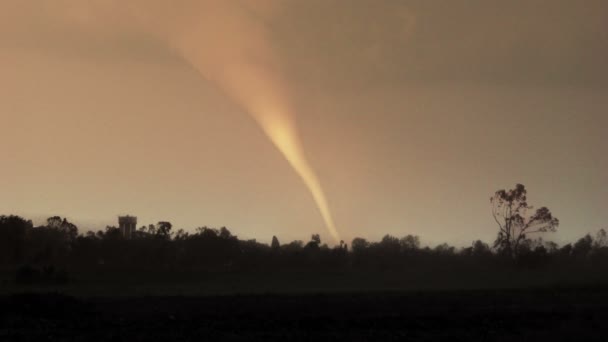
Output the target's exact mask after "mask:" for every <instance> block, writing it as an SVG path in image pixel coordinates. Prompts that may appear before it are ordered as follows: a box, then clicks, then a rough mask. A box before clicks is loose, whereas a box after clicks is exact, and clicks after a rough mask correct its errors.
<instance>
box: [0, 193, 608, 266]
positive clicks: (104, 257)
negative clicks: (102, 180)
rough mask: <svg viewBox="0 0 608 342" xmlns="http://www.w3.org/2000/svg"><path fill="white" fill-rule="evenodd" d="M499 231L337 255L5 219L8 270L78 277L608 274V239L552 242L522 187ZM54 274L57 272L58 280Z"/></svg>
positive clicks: (198, 233) (168, 231) (315, 239)
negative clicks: (591, 270) (463, 243)
mask: <svg viewBox="0 0 608 342" xmlns="http://www.w3.org/2000/svg"><path fill="white" fill-rule="evenodd" d="M490 203H491V213H492V215H493V217H494V218H495V220H496V223H497V226H498V232H497V238H496V240H495V241H494V243H493V244H488V243H485V242H483V241H480V240H476V241H474V242H472V244H471V245H470V246H468V247H463V248H456V247H454V246H450V245H449V244H447V243H443V244H440V245H437V246H434V247H430V246H424V247H423V246H422V245H421V242H420V239H419V237H418V236H415V235H406V236H403V237H400V238H399V237H396V236H392V235H385V236H384V237H383V238H382V239H381V240H380V241H368V240H366V239H364V238H355V239H353V240H352V242H351V243H350V246H348V244H346V243H344V242H340V244H339V245H336V246H329V245H327V244H325V243H323V242H322V241H321V238H320V236H319V235H318V234H314V235H312V236H311V238H310V240H309V241H306V242H305V241H299V240H296V241H291V242H288V243H281V242H280V241H279V239H278V238H277V237H276V236H275V237H273V238H272V242H271V244H270V245H269V244H265V243H260V242H258V241H256V240H242V239H239V238H238V237H237V236H235V235H233V234H232V232H230V230H228V229H227V228H225V227H222V228H219V229H215V228H210V227H206V226H204V227H200V228H197V229H196V230H195V231H194V232H186V231H184V230H183V229H179V230H175V229H174V227H173V225H172V224H171V223H170V222H166V221H162V222H158V223H157V224H152V225H148V226H143V227H141V228H139V229H138V230H137V231H136V232H135V233H134V234H133V236H132V237H131V238H130V239H125V238H124V237H123V235H122V233H121V232H120V230H119V229H118V228H117V227H106V229H105V230H100V231H97V232H86V233H84V234H82V233H80V232H79V230H78V227H77V226H76V225H75V224H73V223H71V222H69V221H68V220H67V219H65V218H62V217H59V216H54V217H50V218H48V219H47V221H46V223H45V224H44V225H40V226H34V225H33V223H32V221H30V220H27V219H24V218H22V217H19V216H14V215H3V216H0V268H1V269H4V270H7V269H16V268H18V267H27V268H32V269H39V270H47V272H51V273H52V269H63V270H66V269H67V270H70V272H72V271H78V270H128V269H138V270H149V271H158V270H193V271H207V272H218V271H222V272H223V271H230V272H248V271H257V270H314V271H324V270H326V271H335V270H341V271H342V270H354V271H356V270H380V271H381V270H387V271H411V270H415V269H424V268H426V269H434V270H441V269H454V268H459V267H460V268H467V267H468V268H471V267H473V268H478V269H484V268H492V269H496V268H500V267H503V268H505V267H524V268H531V269H534V268H543V267H545V268H546V267H555V268H560V267H565V265H571V266H572V267H581V266H584V267H602V268H605V267H608V236H607V233H606V231H605V230H604V229H601V230H599V231H598V232H597V234H596V235H595V236H591V235H589V234H588V235H585V236H583V237H582V238H580V239H578V240H577V241H575V242H573V243H568V244H565V245H563V246H559V245H558V244H557V243H555V242H552V241H548V240H545V239H543V236H542V234H544V233H550V232H554V231H555V230H556V229H557V226H558V225H559V221H558V220H557V218H555V217H554V216H553V215H552V214H551V212H550V211H549V209H547V208H545V207H542V208H540V209H537V210H534V209H533V207H532V206H530V205H529V204H528V203H527V191H526V189H525V187H524V186H523V185H519V184H518V185H517V186H516V187H515V188H514V189H511V190H499V191H497V192H496V193H495V195H494V196H493V197H492V198H491V200H490ZM49 267H52V269H50V271H49Z"/></svg>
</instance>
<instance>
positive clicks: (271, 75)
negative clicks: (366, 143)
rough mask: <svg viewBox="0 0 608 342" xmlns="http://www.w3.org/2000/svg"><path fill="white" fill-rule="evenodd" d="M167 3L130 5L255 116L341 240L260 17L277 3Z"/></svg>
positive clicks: (224, 0)
mask: <svg viewBox="0 0 608 342" xmlns="http://www.w3.org/2000/svg"><path fill="white" fill-rule="evenodd" d="M174 3H175V5H174V6H173V7H172V6H171V4H174ZM171 4H169V1H159V0H156V1H146V2H143V1H142V2H138V3H131V5H130V6H129V8H130V11H131V13H132V14H133V15H134V17H135V18H136V20H137V21H138V22H139V23H141V24H143V26H144V27H145V28H146V30H149V31H150V32H154V33H156V34H158V35H159V36H161V37H162V39H163V40H164V41H165V42H166V43H167V44H168V45H169V46H170V47H171V49H173V50H174V51H176V52H177V53H178V54H179V55H180V56H181V57H182V58H183V59H184V60H186V61H187V62H188V63H189V64H190V65H191V66H192V67H193V68H194V69H196V70H197V71H198V72H199V73H200V74H201V75H202V76H203V77H204V78H206V79H208V80H210V81H211V82H213V83H214V84H215V85H217V86H218V87H219V88H220V89H221V90H222V91H223V92H224V93H226V94H227V95H228V96H229V97H231V98H232V99H233V100H234V101H235V102H236V103H238V104H239V105H240V106H241V107H242V108H243V109H244V110H246V111H247V112H248V113H249V114H250V115H251V116H252V117H253V118H254V119H255V121H256V122H257V123H258V124H259V126H260V127H261V129H262V130H263V131H264V133H265V134H266V136H267V137H268V138H269V139H270V141H272V143H273V144H274V145H275V146H276V148H277V149H278V150H279V151H280V152H281V153H282V154H283V156H284V157H285V159H287V161H288V162H289V164H290V165H291V166H292V167H293V169H294V170H295V172H296V173H297V174H298V175H299V176H300V178H301V179H302V181H303V182H304V184H305V185H306V187H307V188H308V190H309V191H310V194H311V195H312V197H313V199H314V201H315V203H316V205H317V207H318V210H319V212H320V214H321V216H322V218H323V221H324V223H325V226H326V227H327V230H328V232H329V233H330V235H331V236H332V238H333V239H334V240H335V241H336V242H338V241H340V236H339V234H338V230H337V229H336V225H335V223H334V220H333V218H332V215H331V211H330V208H329V204H328V201H327V198H326V196H325V193H324V191H323V188H322V186H321V183H320V181H319V178H318V177H317V175H316V173H315V171H314V170H313V168H312V167H311V165H310V163H309V162H308V160H307V158H306V156H305V153H304V149H303V147H302V144H301V141H300V138H299V136H298V129H297V124H296V114H295V113H296V110H295V109H294V107H293V105H292V102H291V100H290V96H289V90H288V84H287V82H286V81H285V80H284V73H283V72H282V71H281V69H282V63H281V60H280V58H279V57H278V55H277V53H276V49H275V48H274V47H273V45H272V43H271V39H269V37H270V35H271V34H270V33H271V32H270V31H269V29H268V25H267V24H266V23H265V21H264V18H265V16H266V18H267V17H268V15H269V14H270V15H275V14H274V13H273V12H276V9H277V8H276V6H277V5H280V3H278V2H274V1H263V0H259V1H257V0H240V1H239V0H232V1H229V0H204V1H175V2H171ZM180 5H182V6H180ZM176 8H177V9H176Z"/></svg>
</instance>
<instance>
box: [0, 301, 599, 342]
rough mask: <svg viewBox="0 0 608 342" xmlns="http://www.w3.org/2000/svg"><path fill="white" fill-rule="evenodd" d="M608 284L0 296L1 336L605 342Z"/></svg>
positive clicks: (14, 338) (35, 338) (36, 338)
mask: <svg viewBox="0 0 608 342" xmlns="http://www.w3.org/2000/svg"><path fill="white" fill-rule="evenodd" d="M607 321H608V290H605V289H534V290H521V289H520V290H492V291H425V292H420V291H411V292H384V293H381V292H369V293H333V294H299V295H298V294H283V295H263V294H257V295H224V296H221V295H214V296H127V297H121V296H113V297H108V296H103V297H73V296H65V295H61V294H57V293H54V294H53V293H40V292H30V293H29V294H12V295H4V296H2V297H0V322H1V323H0V340H2V341H17V340H22V341H26V340H31V341H42V340H52V341H95V340H113V341H144V340H146V341H149V340H154V341H190V340H191V341H205V340H208V341H217V340H222V341H321V340H329V341H397V340H399V341H442V340H443V341H549V340H550V341H575V340H577V341H606V340H607V339H608V330H607V329H606V327H605V323H606V322H607Z"/></svg>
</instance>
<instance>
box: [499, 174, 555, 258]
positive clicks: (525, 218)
mask: <svg viewBox="0 0 608 342" xmlns="http://www.w3.org/2000/svg"><path fill="white" fill-rule="evenodd" d="M527 193H528V192H527V190H526V187H525V186H524V185H522V184H517V185H516V186H515V189H511V190H498V191H496V193H495V194H494V196H493V197H491V198H490V203H491V205H492V216H494V220H495V221H496V223H497V224H498V227H499V231H498V236H497V238H496V241H495V243H494V247H495V248H498V249H499V250H501V251H502V252H505V253H506V254H508V255H514V254H515V253H516V252H517V248H518V246H519V245H520V243H521V242H522V241H524V240H526V238H528V237H529V236H530V235H531V234H536V233H544V232H555V231H556V230H557V226H558V225H559V220H558V219H557V218H556V217H553V215H552V214H551V212H550V211H549V209H547V208H546V207H541V208H539V209H537V210H536V211H534V212H533V214H531V215H530V214H529V212H530V211H532V210H533V207H532V206H530V205H528V197H527Z"/></svg>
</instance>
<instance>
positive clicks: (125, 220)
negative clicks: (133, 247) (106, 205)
mask: <svg viewBox="0 0 608 342" xmlns="http://www.w3.org/2000/svg"><path fill="white" fill-rule="evenodd" d="M118 228H119V229H120V233H121V234H122V236H123V237H124V238H125V239H130V238H131V237H132V236H133V233H135V230H136V229H137V217H136V216H129V215H127V216H118Z"/></svg>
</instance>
